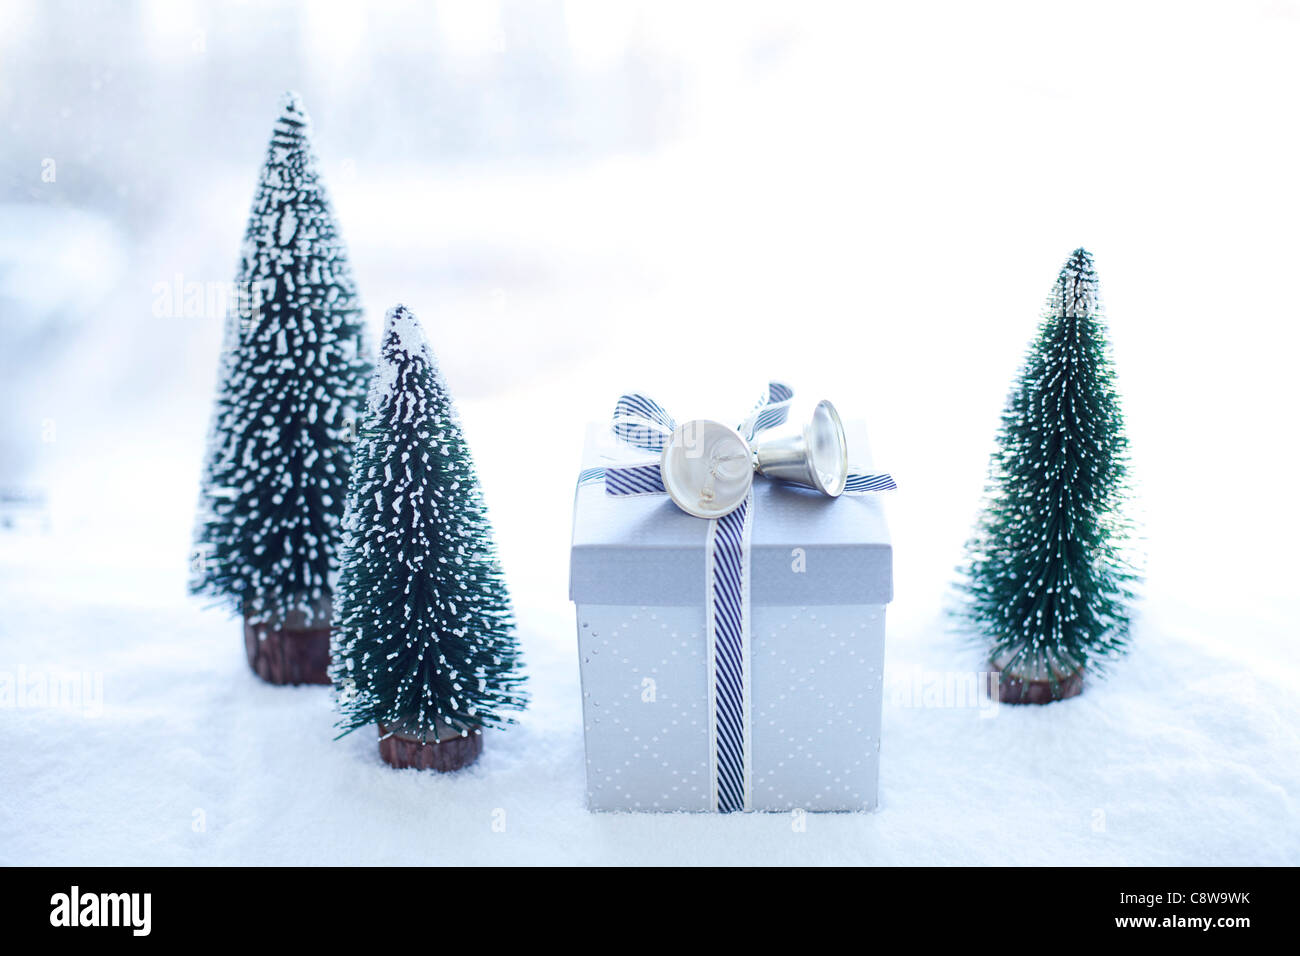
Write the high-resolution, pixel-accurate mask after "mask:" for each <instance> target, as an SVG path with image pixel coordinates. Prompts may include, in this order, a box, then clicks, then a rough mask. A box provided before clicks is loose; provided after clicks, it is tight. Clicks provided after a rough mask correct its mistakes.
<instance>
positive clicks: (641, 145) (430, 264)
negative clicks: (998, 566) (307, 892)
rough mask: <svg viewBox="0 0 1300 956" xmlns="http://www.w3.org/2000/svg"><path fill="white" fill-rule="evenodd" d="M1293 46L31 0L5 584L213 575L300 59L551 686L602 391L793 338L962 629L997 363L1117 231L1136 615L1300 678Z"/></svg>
mask: <svg viewBox="0 0 1300 956" xmlns="http://www.w3.org/2000/svg"><path fill="white" fill-rule="evenodd" d="M1297 50H1300V4H1297V3H1295V2H1283V0H1242V2H1235V3H1228V2H1217V3H1203V2H1188V0H1180V2H1169V3H1160V2H1140V3H1135V2H1119V3H1111V2H1093V3H1087V4H1081V3H1061V2H1032V3H996V2H989V3H979V4H970V3H934V2H931V3H910V4H905V3H897V2H891V3H817V2H801V3H788V2H787V3H761V2H747V3H720V2H698V0H697V2H689V3H688V2H670V0H654V2H631V0H624V2H609V0H532V2H524V0H440V2H436V3H427V4H426V3H415V2H411V3H367V4H360V3H358V4H330V3H310V4H307V3H304V4H301V5H298V4H291V3H282V2H281V3H275V2H272V3H251V2H249V3H241V2H227V3H198V2H189V0H153V2H146V0H121V2H114V3H108V2H102V3H96V2H80V3H72V2H38V0H3V2H2V3H0V132H2V134H3V138H2V140H0V142H2V146H0V190H2V192H0V399H2V400H3V404H2V405H0V488H3V489H5V490H6V491H7V493H9V494H10V498H11V501H10V505H9V506H8V512H7V513H8V515H9V517H10V519H11V521H12V522H13V523H15V524H24V523H26V524H29V525H34V526H35V527H36V528H37V533H35V534H34V535H33V534H31V533H27V532H24V533H23V534H22V536H21V538H14V537H13V535H14V534H16V533H17V531H12V532H10V533H9V534H10V543H9V544H8V545H4V543H3V539H4V537H5V532H0V547H5V548H6V549H7V554H8V558H9V560H8V561H7V562H6V564H5V566H4V573H5V574H6V575H8V576H10V584H11V588H10V591H9V593H10V594H11V595H12V594H15V593H18V591H19V590H20V589H21V592H22V594H23V595H24V596H33V595H35V596H41V595H44V596H45V598H46V599H47V600H49V601H53V602H59V601H62V600H63V599H64V598H67V599H68V600H83V599H87V598H88V597H93V598H94V599H95V600H104V601H110V602H127V603H132V604H137V605H139V606H142V607H150V606H155V605H159V604H174V603H180V602H183V601H184V600H185V598H184V594H183V586H184V577H185V561H186V555H187V553H188V547H189V532H190V526H191V518H192V509H193V504H194V500H195V494H196V482H197V477H198V472H199V464H200V460H201V454H202V449H201V445H202V439H203V436H204V431H205V428H206V424H207V416H208V408H209V405H210V401H211V395H212V388H213V381H214V372H215V368H216V361H217V351H218V347H219V339H220V330H221V320H222V316H221V311H220V308H219V307H215V306H214V305H213V304H212V300H211V295H210V290H213V289H218V290H219V288H220V287H221V286H223V285H224V284H225V283H228V282H230V281H231V279H233V276H234V269H235V265H236V260H237V254H238V250H239V243H240V239H241V236H242V232H243V229H244V225H245V222H246V218H247V215H248V208H249V203H250V200H251V198H252V194H253V189H254V185H255V183H256V179H257V175H258V171H259V168H260V165H261V163H262V160H263V156H264V151H265V147H266V142H267V138H268V136H269V133H270V129H271V124H272V121H273V120H274V117H275V111H276V103H277V100H278V98H279V96H280V94H281V93H282V91H284V90H285V89H290V88H292V89H296V90H298V91H300V92H301V93H302V94H303V97H304V101H305V104H306V107H307V109H308V111H309V113H310V114H311V115H312V117H313V120H314V124H315V136H316V146H317V150H318V152H319V154H320V157H321V159H322V163H323V167H324V171H325V175H326V180H327V184H328V186H329V188H330V190H331V193H332V196H333V199H334V202H335V206H336V211H337V214H338V218H339V220H340V223H341V228H342V231H343V235H344V237H345V238H346V240H347V242H348V244H349V247H350V251H351V256H352V261H353V266H354V269H355V273H356V277H357V281H358V285H359V288H360V292H361V295H362V298H363V301H364V303H365V305H366V307H367V310H368V314H369V316H370V318H371V319H372V321H374V322H376V323H377V322H378V321H379V319H380V317H381V316H382V314H383V311H384V310H385V309H386V308H387V307H388V306H390V305H392V304H393V303H395V302H399V301H401V302H405V303H406V304H407V305H408V306H410V307H411V308H412V309H414V310H415V311H416V313H417V314H418V315H419V316H420V317H421V318H422V320H423V322H424V324H425V326H426V330H427V332H428V334H429V337H430V339H431V341H432V344H433V347H434V350H435V351H436V353H437V355H438V357H439V359H440V361H441V363H442V365H443V367H444V370H445V371H446V373H447V376H448V379H449V381H450V384H451V387H452V389H453V391H454V393H455V394H456V396H457V398H458V401H459V403H460V406H461V411H462V414H463V416H464V418H465V420H466V427H467V431H468V434H469V438H470V440H471V442H472V444H473V446H474V449H475V454H476V456H477V458H478V464H479V468H480V473H481V477H482V480H483V483H484V487H485V490H486V493H487V496H488V501H489V505H490V507H491V509H492V513H493V518H494V521H495V523H496V526H497V529H498V532H499V536H500V541H501V547H502V553H503V558H504V561H505V564H506V570H507V572H508V574H509V575H510V580H511V583H512V587H513V590H514V594H515V597H516V601H517V603H518V605H519V612H520V619H521V623H522V624H523V625H524V633H525V637H526V641H527V642H529V643H530V644H531V646H532V650H528V649H527V648H526V650H528V653H529V654H530V655H531V658H530V659H531V660H533V661H534V662H535V663H537V664H538V666H540V667H541V668H542V669H543V672H542V674H541V677H540V682H538V681H535V685H534V686H535V687H539V688H541V691H542V693H543V696H544V694H545V687H546V686H547V685H546V681H547V680H548V677H547V673H548V672H546V671H545V662H546V661H547V660H548V659H549V658H548V657H547V655H548V654H550V653H553V659H554V661H555V665H554V666H555V668H557V670H555V672H554V673H556V674H559V673H561V671H562V672H563V675H564V678H563V679H564V680H565V681H571V680H572V674H571V673H570V672H569V671H568V670H564V668H568V667H570V666H571V665H572V664H573V662H572V660H571V652H570V650H569V648H570V644H569V642H570V641H571V640H572V636H571V631H570V628H571V626H572V621H571V616H570V615H571V610H570V606H569V605H568V603H567V600H566V597H567V594H566V586H567V581H566V578H567V544H568V540H567V539H568V524H569V516H570V507H571V501H572V497H571V495H572V484H573V478H574V473H575V469H576V467H577V454H578V449H579V445H580V442H581V436H582V434H583V423H584V422H586V421H589V420H594V419H603V418H605V417H606V416H607V415H608V414H609V411H610V409H611V408H612V405H613V401H614V399H615V398H616V396H617V395H618V394H619V393H620V392H621V391H624V390H628V389H631V388H641V389H643V390H646V391H649V392H651V393H653V394H655V395H657V396H659V397H661V399H662V400H663V402H664V403H665V404H666V405H668V406H669V408H670V409H671V410H673V411H674V412H675V413H676V414H677V415H678V417H679V418H692V417H704V416H710V417H723V418H732V417H739V414H740V413H741V412H742V411H743V410H744V409H745V408H747V407H748V405H749V403H750V402H751V400H752V398H753V397H754V396H755V395H756V394H757V392H758V389H759V387H760V386H761V384H762V383H763V382H764V381H766V380H767V379H768V378H772V377H777V378H783V379H785V380H787V381H789V382H791V383H792V384H794V385H795V386H796V388H797V389H798V390H799V392H800V394H801V395H802V396H803V397H805V398H808V399H815V398H821V397H827V398H831V399H833V400H834V401H835V402H836V403H837V405H838V406H839V407H840V409H841V410H842V412H843V413H844V414H845V415H846V416H848V417H860V418H864V419H866V421H867V423H868V427H869V430H870V432H871V434H872V437H873V446H874V448H873V451H874V456H875V464H876V465H877V466H878V467H880V468H882V469H888V470H890V471H892V472H893V473H894V474H895V476H896V477H897V478H898V481H899V484H900V490H899V491H898V492H897V493H896V494H894V495H892V496H891V498H890V501H889V504H888V513H889V516H890V521H891V526H892V530H893V534H894V538H895V546H896V578H897V584H896V592H897V597H896V602H895V604H894V605H893V606H892V607H891V611H890V614H891V621H892V622H893V624H892V625H891V635H890V639H891V641H895V642H904V643H905V642H907V641H917V642H922V641H935V642H937V643H935V644H934V645H933V646H934V647H935V648H937V649H938V650H936V651H934V652H933V656H931V657H929V658H928V660H929V661H930V662H931V663H934V664H936V665H937V666H950V661H949V660H948V659H947V656H946V655H947V654H948V651H947V650H945V648H948V647H949V644H947V643H945V642H946V641H948V638H946V637H941V636H940V635H941V634H943V633H944V631H945V627H946V625H945V624H944V623H943V619H942V617H941V615H940V608H941V606H942V603H943V598H944V593H945V589H946V587H947V586H948V583H949V581H950V578H951V569H952V568H953V566H954V565H955V564H956V563H957V561H958V560H959V559H960V556H961V545H962V542H963V541H964V540H965V538H966V536H967V534H968V532H969V529H970V527H971V525H972V522H973V520H974V517H975V513H976V510H977V508H978V505H979V500H980V496H981V492H982V484H983V478H984V474H985V469H986V463H987V459H988V454H989V452H990V450H991V449H992V443H993V436H994V432H995V428H996V425H997V421H998V416H999V412H1000V410H1001V406H1002V402H1003V400H1004V398H1005V395H1006V393H1007V390H1008V388H1009V386H1010V384H1011V381H1012V378H1013V375H1014V373H1015V371H1016V369H1017V367H1018V365H1019V362H1020V359H1021V356H1022V354H1023V351H1024V349H1025V347H1026V346H1027V344H1028V343H1029V341H1030V340H1031V337H1032V335H1033V332H1034V329H1035V326H1036V323H1037V322H1038V317H1039V313H1040V309H1041V307H1042V305H1043V302H1044V300H1045V298H1046V295H1047V293H1048V291H1049V289H1050V286H1051V284H1052V281H1053V279H1054V278H1055V276H1056V272H1057V269H1058V268H1059V267H1060V265H1061V263H1062V262H1063V261H1064V260H1065V258H1066V256H1067V255H1068V254H1069V253H1070V251H1071V250H1073V249H1074V248H1075V247H1077V246H1081V245H1082V246H1085V247H1086V248H1088V249H1089V250H1091V251H1092V252H1093V253H1094V255H1095V257H1096V264H1097V268H1098V271H1099V274H1100V277H1101V282H1102V294H1103V297H1104V301H1105V303H1106V307H1107V312H1108V315H1109V320H1110V328H1111V333H1112V339H1113V343H1114V354H1115V361H1116V365H1117V369H1118V375H1119V382H1120V387H1121V389H1122V397H1123V403H1124V408H1125V411H1126V413H1127V415H1128V419H1129V435H1130V439H1131V444H1132V455H1133V471H1134V475H1135V479H1136V488H1137V500H1136V502H1135V506H1136V509H1137V514H1138V517H1139V518H1140V520H1141V521H1142V528H1143V534H1144V538H1145V540H1144V543H1143V547H1144V549H1145V551H1146V552H1147V574H1148V584H1147V599H1146V601H1145V602H1144V604H1143V605H1142V612H1141V613H1142V615H1143V618H1142V622H1143V623H1142V624H1141V629H1140V630H1139V633H1138V639H1139V642H1140V641H1142V640H1143V639H1150V640H1154V639H1155V635H1156V634H1160V635H1163V638H1162V639H1164V640H1168V641H1172V642H1174V643H1173V646H1174V647H1176V646H1177V643H1178V642H1179V641H1181V640H1183V636H1184V635H1192V634H1194V635H1195V642H1196V644H1197V646H1198V647H1202V648H1205V647H1209V648H1217V649H1218V650H1220V651H1221V652H1222V653H1223V654H1225V655H1230V656H1231V658H1232V659H1233V660H1236V661H1239V662H1240V663H1241V664H1242V665H1243V666H1245V667H1246V668H1248V669H1249V670H1251V671H1253V672H1255V673H1260V674H1262V673H1265V672H1268V673H1270V674H1272V675H1274V676H1275V677H1279V679H1282V680H1285V682H1286V683H1287V684H1288V685H1289V686H1291V687H1292V688H1294V687H1296V686H1300V664H1298V663H1297V659H1296V654H1295V643H1294V637H1295V627H1294V624H1293V623H1292V615H1293V608H1294V592H1295V586H1296V580H1297V570H1298V567H1297V565H1298V564H1300V562H1297V559H1296V540H1297V532H1300V522H1298V521H1297V509H1296V507H1295V504H1294V488H1295V485H1296V472H1295V463H1296V453H1295V449H1294V441H1295V439H1294V435H1295V425H1294V413H1295V410H1296V404H1297V402H1296V384H1295V382H1296V366H1297V343H1298V336H1297V331H1296V329H1297V325H1298V324H1300V298H1298V297H1297V295H1296V293H1295V289H1294V287H1295V284H1296V283H1295V275H1296V269H1297V264H1298V263H1300V232H1298V230H1297V225H1296V224H1297V221H1298V220H1300V109H1298V108H1297V107H1300V56H1297V55H1296V51H1297ZM51 171H53V175H52V176H51V175H50V173H51ZM195 289H197V290H198V292H197V293H195ZM193 295H197V298H194V299H193V301H194V302H195V303H196V304H195V305H194V306H193V307H189V306H188V305H187V304H186V303H187V301H188V300H190V299H191V296H193ZM169 301H170V302H171V306H172V307H170V308H169V307H168V303H169ZM160 303H161V304H160ZM176 303H180V305H181V307H180V308H179V309H178V308H175V307H174V306H175V305H176ZM42 496H43V500H44V504H43V505H42V504H39V502H40V501H41V500H42ZM23 502H26V504H24V503H23ZM33 502H35V503H33ZM33 513H37V514H38V515H39V517H37V518H33V517H32V515H33ZM15 516H16V517H15ZM43 549H44V550H45V551H47V552H48V555H47V557H49V560H38V559H37V557H35V556H36V555H39V554H40V553H41V552H42V550H43ZM225 626H226V627H229V628H231V634H230V641H231V653H232V654H237V653H238V644H237V635H236V633H235V625H234V624H227V625H225ZM5 636H6V638H7V640H8V642H9V643H8V649H9V650H11V651H12V650H13V649H14V648H15V647H17V646H19V645H20V644H21V643H22V642H24V641H26V640H28V638H29V635H25V634H18V633H15V632H14V631H13V630H11V631H10V632H9V633H8V634H7V635H5ZM115 639H116V638H115ZM122 639H123V640H128V641H129V640H130V637H125V638H122ZM951 646H953V647H956V645H955V644H953V645H951ZM548 647H549V648H550V649H551V650H549V651H548V650H546V648H548ZM930 653H931V652H930V651H927V654H930ZM953 653H954V654H955V652H953ZM953 659H955V658H953ZM1279 675H1280V676H1279ZM564 686H565V687H566V688H567V687H568V684H565V685H564ZM1292 736H1293V737H1294V731H1292Z"/></svg>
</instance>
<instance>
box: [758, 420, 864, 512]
mask: <svg viewBox="0 0 1300 956" xmlns="http://www.w3.org/2000/svg"><path fill="white" fill-rule="evenodd" d="M754 454H755V462H756V464H755V467H756V468H757V469H758V473H759V474H760V475H764V476H766V477H768V478H776V479H778V480H780V481H788V482H791V483H792V484H796V485H803V486H804V487H805V488H816V489H817V490H818V491H820V492H821V493H822V494H824V495H830V496H831V497H832V498H837V497H839V495H840V494H841V493H842V492H843V491H844V483H845V482H846V481H847V480H848V477H849V446H848V442H847V441H845V438H844V425H843V424H841V422H840V416H839V413H838V412H836V411H835V406H834V405H832V404H831V403H830V402H827V401H821V402H818V403H817V408H816V409H815V410H814V411H813V416H812V421H810V422H809V423H808V424H807V425H805V426H804V427H803V430H802V431H801V432H800V433H799V434H797V435H791V436H789V437H787V438H774V439H772V441H768V442H764V443H763V444H761V445H759V446H757V447H756V448H755V449H754Z"/></svg>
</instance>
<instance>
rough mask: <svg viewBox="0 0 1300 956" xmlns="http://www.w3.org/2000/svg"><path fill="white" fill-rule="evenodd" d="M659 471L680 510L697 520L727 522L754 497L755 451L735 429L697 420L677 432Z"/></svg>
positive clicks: (674, 433)
mask: <svg viewBox="0 0 1300 956" xmlns="http://www.w3.org/2000/svg"><path fill="white" fill-rule="evenodd" d="M659 473H660V476H661V477H662V478H663V482H664V488H665V489H666V490H667V491H668V494H670V495H671V496H672V499H673V501H674V502H676V503H677V507H679V508H681V509H682V510H683V511H685V512H686V513H687V514H689V515H694V516H695V517H697V518H721V517H722V516H723V515H725V514H729V513H730V512H732V511H735V510H736V509H737V508H738V507H740V504H741V502H743V501H744V500H745V497H746V495H748V494H749V487H750V485H751V484H753V481H754V461H753V453H752V452H751V451H750V449H749V444H748V443H747V442H746V441H745V439H743V438H742V437H740V432H738V431H736V430H735V429H734V428H728V427H727V426H726V425H723V424H722V423H721V422H713V421H709V420H707V419H703V418H701V419H696V420H695V421H693V422H687V423H686V424H685V425H682V426H681V427H680V428H678V429H677V430H676V431H674V432H673V434H672V437H671V438H669V440H668V444H667V445H666V446H665V447H664V452H663V457H662V458H661V459H660V460H659Z"/></svg>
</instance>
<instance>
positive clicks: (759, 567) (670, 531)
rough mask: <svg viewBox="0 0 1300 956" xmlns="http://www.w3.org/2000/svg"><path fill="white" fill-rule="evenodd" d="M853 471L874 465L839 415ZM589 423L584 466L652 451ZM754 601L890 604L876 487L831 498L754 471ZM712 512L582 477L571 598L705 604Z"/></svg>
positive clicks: (853, 425)
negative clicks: (707, 516)
mask: <svg viewBox="0 0 1300 956" xmlns="http://www.w3.org/2000/svg"><path fill="white" fill-rule="evenodd" d="M844 428H845V432H846V435H847V438H848V445H849V462H850V466H851V469H852V470H854V471H867V470H869V469H870V467H871V459H870V453H869V449H868V446H867V438H866V428H865V427H864V426H863V424H862V423H861V422H854V421H848V422H845V423H844ZM655 457H656V456H655V455H654V453H651V452H646V451H643V450H640V449H637V448H635V447H632V446H629V445H627V444H625V443H623V442H620V441H618V439H616V438H615V437H614V435H613V433H612V432H611V430H610V428H609V426H608V425H607V424H605V425H602V424H592V425H590V426H589V427H588V429H587V440H586V445H585V448H584V450H583V460H582V467H583V469H588V468H601V467H605V466H608V465H614V464H627V463H633V462H645V461H649V460H652V459H654V458H655ZM750 522H751V531H750V569H751V579H750V601H751V602H752V603H753V604H754V605H764V606H766V605H785V606H794V607H808V606H814V605H830V604H886V603H888V602H889V601H890V600H892V599H893V596H894V577H893V546H892V545H891V544H890V541H889V529H888V527H887V526H886V524H885V515H884V507H883V503H882V501H881V495H876V494H867V495H842V496H841V497H839V498H827V497H826V496H824V495H821V494H818V493H817V492H815V491H811V490H808V489H804V488H798V487H795V486H793V485H787V484H782V483H779V482H775V481H770V480H768V479H766V478H762V477H758V476H755V479H754V510H753V514H752V516H751V519H750ZM708 526H709V522H708V521H707V520H704V519H702V518H694V517H691V516H690V515H688V514H686V513H685V512H684V511H682V510H681V509H679V508H678V507H677V506H676V505H675V504H673V502H672V499H671V498H669V497H668V496H667V495H666V494H665V495H643V496H633V497H614V496H611V495H607V494H606V493H605V486H604V483H603V482H600V481H593V482H590V483H587V484H581V485H579V487H578V490H577V495H576V500H575V502H574V508H573V548H572V551H571V553H570V562H569V598H570V600H573V601H576V602H577V603H579V604H608V605H637V606H664V605H674V606H681V605H691V604H703V602H704V589H705V585H704V581H705V577H704V574H705V545H706V542H707V536H708Z"/></svg>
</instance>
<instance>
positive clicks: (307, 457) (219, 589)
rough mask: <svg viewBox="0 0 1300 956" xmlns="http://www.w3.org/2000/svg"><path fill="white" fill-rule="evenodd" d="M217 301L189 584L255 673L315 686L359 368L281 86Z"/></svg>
mask: <svg viewBox="0 0 1300 956" xmlns="http://www.w3.org/2000/svg"><path fill="white" fill-rule="evenodd" d="M231 308H232V310H235V311H232V313H231V315H229V316H228V319H227V327H226V334H225V342H223V349H224V351H223V356H222V361H221V366H220V373H221V379H220V381H219V383H218V386H217V399H216V407H215V410H214V413H213V420H212V426H211V432H210V438H209V448H208V452H207V458H206V461H205V475H204V478H203V486H202V490H201V501H200V506H199V517H198V522H197V532H196V554H197V555H198V558H197V560H196V561H195V562H194V565H193V569H194V576H193V579H192V582H191V589H192V590H193V591H194V593H196V594H204V595H208V596H212V597H216V598H218V599H220V600H221V601H224V602H226V603H227V604H228V605H229V606H230V607H231V608H232V609H233V610H235V611H236V612H237V613H241V614H243V616H244V619H245V643H246V646H247V650H248V655H249V663H250V664H251V665H252V666H253V668H254V669H255V670H256V671H257V672H258V673H259V674H261V675H262V676H263V677H264V678H266V679H268V680H271V681H273V682H276V683H304V682H306V683H326V682H328V676H327V674H326V673H325V668H326V665H327V663H328V650H329V631H328V628H329V616H330V611H331V596H332V595H331V583H332V579H333V578H334V577H335V576H336V573H337V567H338V561H337V556H336V550H337V545H338V537H339V526H340V521H341V519H342V515H343V505H344V497H345V494H346V490H347V481H348V473H349V463H350V461H351V450H352V439H353V437H354V431H355V415H356V412H357V411H358V410H359V408H360V405H361V402H362V400H363V397H364V391H365V382H366V377H367V374H368V372H369V362H368V350H367V349H366V347H365V344H364V329H363V324H362V316H361V307H360V305H359V303H358V301H357V293H356V286H355V283H354V282H353V279H352V272H351V268H350V266H349V265H348V259H347V254H346V251H345V249H344V245H343V241H342V239H341V237H340V236H339V231H338V227H337V225H336V223H335V220H334V213H333V210H332V208H331V206H330V202H329V198H328V197H327V195H326V193H325V187H324V184H323V183H322V181H321V177H320V170H319V164H318V162H317V159H316V156H315V153H314V151H313V149H312V144H311V139H310V123H309V120H308V118H307V115H306V113H305V112H304V111H303V108H302V102H301V100H300V99H299V98H298V97H297V95H296V94H293V93H289V94H286V96H285V98H284V100H283V103H282V108H281V112H280V116H279V119H278V120H277V121H276V124H275V128H274V130H273V132H272V135H271V144H270V148H269V150H268V152H267V157H266V162H265V165H264V166H263V168H262V174H261V178H260V181H259V183H258V187H257V193H256V196H255V197H254V200H253V210H252V214H251V216H250V218H249V223H248V229H247V231H246V233H245V235H244V245H243V253H242V256H241V260H240V265H239V273H238V277H237V279H236V295H235V296H234V301H233V302H232V304H231Z"/></svg>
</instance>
